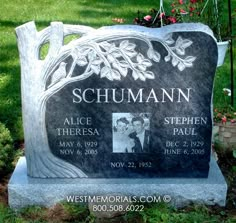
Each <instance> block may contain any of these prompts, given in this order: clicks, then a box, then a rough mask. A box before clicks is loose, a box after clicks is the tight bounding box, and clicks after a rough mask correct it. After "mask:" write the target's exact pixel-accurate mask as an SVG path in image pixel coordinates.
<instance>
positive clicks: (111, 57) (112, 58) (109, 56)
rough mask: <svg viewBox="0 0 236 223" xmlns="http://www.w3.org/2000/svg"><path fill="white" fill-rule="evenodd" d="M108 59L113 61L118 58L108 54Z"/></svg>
mask: <svg viewBox="0 0 236 223" xmlns="http://www.w3.org/2000/svg"><path fill="white" fill-rule="evenodd" d="M107 60H108V61H109V63H113V62H114V61H115V60H116V58H114V57H113V56H112V55H111V54H108V55H107Z"/></svg>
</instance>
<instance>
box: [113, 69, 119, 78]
mask: <svg viewBox="0 0 236 223" xmlns="http://www.w3.org/2000/svg"><path fill="white" fill-rule="evenodd" d="M112 77H113V79H114V80H120V73H119V72H118V71H117V70H113V71H112Z"/></svg>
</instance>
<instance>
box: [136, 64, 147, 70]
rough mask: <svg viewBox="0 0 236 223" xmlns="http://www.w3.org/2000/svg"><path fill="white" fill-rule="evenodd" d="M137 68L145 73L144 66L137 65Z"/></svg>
mask: <svg viewBox="0 0 236 223" xmlns="http://www.w3.org/2000/svg"><path fill="white" fill-rule="evenodd" d="M138 68H139V70H141V71H145V70H146V66H145V65H143V64H139V65H138Z"/></svg>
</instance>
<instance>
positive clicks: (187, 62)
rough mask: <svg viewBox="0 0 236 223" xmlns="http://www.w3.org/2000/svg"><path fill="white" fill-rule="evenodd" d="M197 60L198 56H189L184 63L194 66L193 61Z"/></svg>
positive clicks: (187, 65)
mask: <svg viewBox="0 0 236 223" xmlns="http://www.w3.org/2000/svg"><path fill="white" fill-rule="evenodd" d="M195 60H196V57H193V56H188V57H186V58H185V59H184V65H185V66H186V67H192V66H193V61H195Z"/></svg>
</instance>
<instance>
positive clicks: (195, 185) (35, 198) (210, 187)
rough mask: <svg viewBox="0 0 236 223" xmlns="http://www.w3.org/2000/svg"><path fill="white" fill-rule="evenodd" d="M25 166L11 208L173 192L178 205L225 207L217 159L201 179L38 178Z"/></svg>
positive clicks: (16, 178)
mask: <svg viewBox="0 0 236 223" xmlns="http://www.w3.org/2000/svg"><path fill="white" fill-rule="evenodd" d="M26 169H27V167H26V160H25V158H24V157H22V158H20V160H19V161H18V163H17V166H16V169H15V171H14V173H13V175H12V177H11V179H10V182H9V186H8V192H9V205H10V207H11V208H14V209H18V208H22V207H25V206H28V205H43V206H52V205H54V204H55V203H57V202H60V201H62V200H65V199H66V197H67V196H70V195H71V196H81V195H87V196H92V195H107V194H122V195H126V196H128V195H136V196H151V195H161V196H164V195H170V196H171V198H172V200H171V204H172V205H174V206H176V207H182V206H185V205H188V204H190V203H192V202H193V203H200V204H207V205H215V204H218V205H220V206H224V205H225V202H226V192H227V184H226V182H225V180H224V177H223V175H222V173H221V171H220V169H219V167H218V165H217V163H216V162H215V160H214V159H211V162H210V171H209V176H208V178H198V179H196V178H191V179H189V178H188V179H186V178H162V179H160V178H150V179H123V178H120V179H39V178H31V177H28V176H27V172H26Z"/></svg>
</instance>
